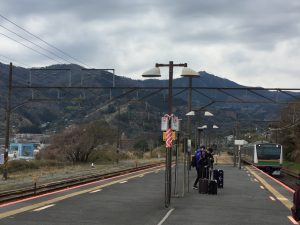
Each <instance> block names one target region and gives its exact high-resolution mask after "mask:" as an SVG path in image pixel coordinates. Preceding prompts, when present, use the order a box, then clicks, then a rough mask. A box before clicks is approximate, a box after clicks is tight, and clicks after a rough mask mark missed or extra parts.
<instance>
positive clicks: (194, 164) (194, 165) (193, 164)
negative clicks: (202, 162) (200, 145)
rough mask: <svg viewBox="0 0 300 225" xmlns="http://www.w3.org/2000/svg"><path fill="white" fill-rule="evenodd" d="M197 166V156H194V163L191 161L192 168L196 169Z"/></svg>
mask: <svg viewBox="0 0 300 225" xmlns="http://www.w3.org/2000/svg"><path fill="white" fill-rule="evenodd" d="M196 164H197V162H196V156H195V155H193V157H192V161H191V166H192V167H196Z"/></svg>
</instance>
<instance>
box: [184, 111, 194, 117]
mask: <svg viewBox="0 0 300 225" xmlns="http://www.w3.org/2000/svg"><path fill="white" fill-rule="evenodd" d="M185 115H186V116H195V111H190V112H188V113H187V114H185Z"/></svg>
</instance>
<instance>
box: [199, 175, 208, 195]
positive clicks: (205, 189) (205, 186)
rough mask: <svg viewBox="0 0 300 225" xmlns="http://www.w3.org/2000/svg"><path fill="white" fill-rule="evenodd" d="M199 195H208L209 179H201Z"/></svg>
mask: <svg viewBox="0 0 300 225" xmlns="http://www.w3.org/2000/svg"><path fill="white" fill-rule="evenodd" d="M198 190H199V194H207V193H208V179H206V178H201V179H200V180H199V189H198Z"/></svg>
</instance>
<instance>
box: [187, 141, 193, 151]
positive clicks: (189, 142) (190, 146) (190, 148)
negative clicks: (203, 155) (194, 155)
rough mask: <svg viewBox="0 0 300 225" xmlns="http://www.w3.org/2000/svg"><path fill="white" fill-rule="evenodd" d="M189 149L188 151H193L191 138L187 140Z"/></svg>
mask: <svg viewBox="0 0 300 225" xmlns="http://www.w3.org/2000/svg"><path fill="white" fill-rule="evenodd" d="M187 151H188V152H191V151H192V140H191V139H188V140H187Z"/></svg>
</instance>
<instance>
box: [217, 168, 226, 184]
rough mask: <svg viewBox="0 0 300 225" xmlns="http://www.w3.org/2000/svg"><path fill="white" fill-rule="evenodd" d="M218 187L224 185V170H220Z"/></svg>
mask: <svg viewBox="0 0 300 225" xmlns="http://www.w3.org/2000/svg"><path fill="white" fill-rule="evenodd" d="M218 173H219V179H218V180H217V181H218V188H223V187H224V170H219V171H218Z"/></svg>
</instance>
